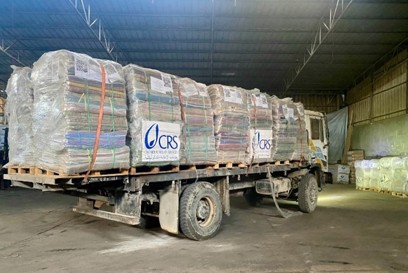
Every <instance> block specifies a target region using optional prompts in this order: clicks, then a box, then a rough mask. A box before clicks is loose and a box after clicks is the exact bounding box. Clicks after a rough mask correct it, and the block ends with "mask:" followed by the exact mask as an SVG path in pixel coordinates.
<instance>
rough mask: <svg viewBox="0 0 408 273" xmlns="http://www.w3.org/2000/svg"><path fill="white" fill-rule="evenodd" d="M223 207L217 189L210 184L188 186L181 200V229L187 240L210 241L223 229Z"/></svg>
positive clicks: (202, 183) (201, 183) (199, 183)
mask: <svg viewBox="0 0 408 273" xmlns="http://www.w3.org/2000/svg"><path fill="white" fill-rule="evenodd" d="M221 221H222V205H221V200H220V196H219V194H218V192H217V191H216V189H215V187H214V186H213V185H212V184H211V183H208V182H198V183H194V184H191V185H190V186H188V187H187V188H186V189H185V190H184V191H183V194H182V195H181V198H180V228H181V231H182V232H183V233H184V235H185V236H186V237H187V238H190V239H193V240H197V241H200V240H205V239H209V238H211V237H213V236H215V234H217V232H218V230H219V229H220V227H221Z"/></svg>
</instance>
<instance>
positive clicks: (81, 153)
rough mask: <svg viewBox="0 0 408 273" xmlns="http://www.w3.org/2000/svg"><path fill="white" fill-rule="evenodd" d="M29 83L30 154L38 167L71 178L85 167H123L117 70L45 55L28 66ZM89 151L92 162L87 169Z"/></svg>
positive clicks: (70, 56)
mask: <svg viewBox="0 0 408 273" xmlns="http://www.w3.org/2000/svg"><path fill="white" fill-rule="evenodd" d="M102 77H104V78H105V84H103V83H102ZM31 79H32V82H33V88H34V107H33V134H34V147H35V153H34V154H35V160H36V165H37V166H38V167H39V168H43V169H48V170H51V171H54V172H58V173H64V174H75V173H82V172H85V171H87V170H89V169H90V168H92V170H107V169H117V168H128V167H129V148H128V147H127V146H126V133H127V122H126V93H125V81H124V78H123V71H122V67H121V65H119V64H117V63H115V62H111V61H101V60H96V59H93V58H91V57H89V56H87V55H84V54H78V53H73V52H69V51H66V50H59V51H54V52H48V53H45V54H44V55H42V56H41V58H40V59H39V60H38V61H37V62H35V63H34V67H33V70H32V74H31ZM103 90H105V96H103ZM103 98H104V104H103V105H102V107H101V100H103ZM101 114H102V115H101ZM100 117H102V119H100ZM98 124H100V132H99V142H98V143H96V145H95V142H96V141H95V140H96V139H97V138H98V136H97V135H98V127H99V126H98ZM94 147H96V148H97V151H95V152H96V157H95V162H94V165H93V166H90V165H91V162H92V159H93V154H94V151H93V149H94Z"/></svg>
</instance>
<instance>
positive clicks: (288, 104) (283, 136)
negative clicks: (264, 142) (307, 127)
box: [272, 96, 300, 161]
mask: <svg viewBox="0 0 408 273" xmlns="http://www.w3.org/2000/svg"><path fill="white" fill-rule="evenodd" d="M272 117H273V148H272V160H274V161H280V160H290V159H292V156H293V154H294V152H295V149H296V143H297V138H298V133H299V130H300V127H299V118H298V117H299V113H298V108H297V106H296V104H295V103H294V102H293V101H292V99H291V98H285V99H279V98H278V97H276V96H272Z"/></svg>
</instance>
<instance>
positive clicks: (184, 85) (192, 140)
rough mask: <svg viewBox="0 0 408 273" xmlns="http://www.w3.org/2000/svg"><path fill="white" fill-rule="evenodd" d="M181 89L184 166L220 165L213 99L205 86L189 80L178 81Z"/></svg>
mask: <svg viewBox="0 0 408 273" xmlns="http://www.w3.org/2000/svg"><path fill="white" fill-rule="evenodd" d="M175 82H176V83H177V84H176V87H177V88H178V89H179V94H180V105H181V117H182V120H183V130H182V141H181V143H182V159H181V162H180V163H181V164H185V165H208V164H215V163H216V162H217V153H216V151H215V137H214V119H213V114H212V107H211V99H210V96H209V95H208V92H207V89H206V88H207V87H206V85H205V84H202V83H197V82H195V81H193V80H192V79H189V78H176V79H175Z"/></svg>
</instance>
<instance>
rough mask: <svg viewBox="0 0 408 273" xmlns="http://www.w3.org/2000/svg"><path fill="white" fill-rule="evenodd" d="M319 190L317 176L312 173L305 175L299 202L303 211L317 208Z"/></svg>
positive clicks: (308, 211)
mask: <svg viewBox="0 0 408 273" xmlns="http://www.w3.org/2000/svg"><path fill="white" fill-rule="evenodd" d="M318 192H319V186H318V185H317V180H316V177H315V176H314V175H313V174H311V173H308V174H306V175H305V176H303V178H302V180H301V181H300V184H299V191H298V204H299V208H300V210H301V211H303V212H306V213H311V212H313V211H314V210H315V209H316V207H317V195H318Z"/></svg>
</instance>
